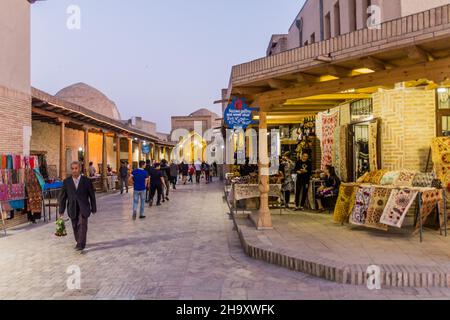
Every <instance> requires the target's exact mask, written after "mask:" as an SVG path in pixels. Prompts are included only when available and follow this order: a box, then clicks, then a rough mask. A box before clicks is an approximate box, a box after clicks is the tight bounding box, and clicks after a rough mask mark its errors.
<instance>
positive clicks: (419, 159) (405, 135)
mask: <svg viewBox="0 0 450 320" xmlns="http://www.w3.org/2000/svg"><path fill="white" fill-rule="evenodd" d="M435 103H436V102H435V91H434V90H429V91H425V90H421V89H405V88H398V89H394V90H380V91H379V92H377V93H375V94H374V95H373V104H374V115H375V117H379V118H381V131H382V132H381V158H382V167H383V168H385V169H389V170H398V169H410V170H420V171H424V170H425V167H426V161H427V158H428V153H429V150H430V147H431V142H432V139H433V138H434V137H435V136H436V109H435Z"/></svg>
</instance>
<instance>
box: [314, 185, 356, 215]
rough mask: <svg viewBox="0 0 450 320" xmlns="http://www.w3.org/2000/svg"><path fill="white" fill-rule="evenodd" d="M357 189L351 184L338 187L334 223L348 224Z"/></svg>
mask: <svg viewBox="0 0 450 320" xmlns="http://www.w3.org/2000/svg"><path fill="white" fill-rule="evenodd" d="M310 189H312V188H310ZM358 189H359V187H358V186H355V185H353V184H344V183H342V184H341V186H340V187H339V196H338V199H337V202H336V206H335V208H334V215H333V220H334V222H335V223H339V224H344V223H345V222H348V218H349V216H350V213H351V212H352V210H353V205H354V204H355V198H356V193H357V192H358Z"/></svg>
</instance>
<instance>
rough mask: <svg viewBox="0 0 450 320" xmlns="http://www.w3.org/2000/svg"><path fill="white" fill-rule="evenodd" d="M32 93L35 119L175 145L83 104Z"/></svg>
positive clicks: (162, 144)
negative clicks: (62, 122)
mask: <svg viewBox="0 0 450 320" xmlns="http://www.w3.org/2000/svg"><path fill="white" fill-rule="evenodd" d="M31 95H32V117H33V120H40V121H45V122H49V123H55V124H56V123H58V122H59V121H61V120H65V121H67V126H68V127H72V128H74V129H82V128H83V127H90V128H93V129H97V130H106V131H109V132H111V133H115V134H119V135H123V136H129V137H131V138H138V139H142V140H146V141H148V142H150V143H154V144H156V145H158V146H168V147H173V146H174V144H173V143H170V142H167V141H161V140H160V139H159V138H158V137H157V136H153V135H150V134H148V133H145V132H142V131H140V130H136V129H134V128H130V127H129V126H127V125H126V124H125V123H123V122H121V121H118V120H114V119H111V118H108V117H106V116H104V115H101V114H98V113H96V112H93V111H91V110H89V109H87V108H85V107H83V106H80V105H77V104H74V103H71V102H69V101H66V100H62V99H59V98H57V97H55V96H52V95H50V94H48V93H46V92H44V91H41V90H39V89H36V88H32V89H31Z"/></svg>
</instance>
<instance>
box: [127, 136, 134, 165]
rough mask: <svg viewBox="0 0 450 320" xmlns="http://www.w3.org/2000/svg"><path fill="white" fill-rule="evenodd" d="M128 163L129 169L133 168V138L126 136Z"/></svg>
mask: <svg viewBox="0 0 450 320" xmlns="http://www.w3.org/2000/svg"><path fill="white" fill-rule="evenodd" d="M128 163H129V164H130V169H133V139H131V138H128Z"/></svg>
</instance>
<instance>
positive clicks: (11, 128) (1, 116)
mask: <svg viewBox="0 0 450 320" xmlns="http://www.w3.org/2000/svg"><path fill="white" fill-rule="evenodd" d="M27 128H31V97H30V96H29V95H28V94H25V93H20V92H17V91H14V90H11V89H8V88H5V87H1V86H0V153H16V154H23V153H24V152H25V153H26V152H27V151H28V149H29V145H28V143H29V140H28V139H27V134H26V132H25V135H24V131H27V130H26V129H27ZM24 129H25V130H24Z"/></svg>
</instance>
